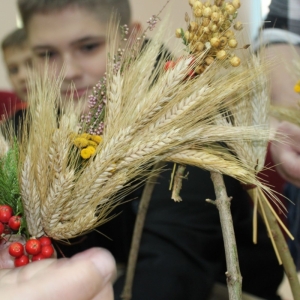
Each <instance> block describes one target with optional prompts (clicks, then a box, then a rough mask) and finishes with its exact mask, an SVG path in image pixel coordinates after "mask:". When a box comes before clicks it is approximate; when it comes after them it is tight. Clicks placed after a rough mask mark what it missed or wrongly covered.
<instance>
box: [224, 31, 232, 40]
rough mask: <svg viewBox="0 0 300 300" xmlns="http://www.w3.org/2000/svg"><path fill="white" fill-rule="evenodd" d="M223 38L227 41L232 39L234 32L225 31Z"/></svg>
mask: <svg viewBox="0 0 300 300" xmlns="http://www.w3.org/2000/svg"><path fill="white" fill-rule="evenodd" d="M224 36H226V37H227V38H228V39H230V38H233V37H234V32H233V31H232V30H227V31H226V32H225V34H224Z"/></svg>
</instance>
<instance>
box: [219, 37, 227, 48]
mask: <svg viewBox="0 0 300 300" xmlns="http://www.w3.org/2000/svg"><path fill="white" fill-rule="evenodd" d="M227 41H228V40H227V37H226V36H223V37H221V38H220V47H225V46H226V45H227Z"/></svg>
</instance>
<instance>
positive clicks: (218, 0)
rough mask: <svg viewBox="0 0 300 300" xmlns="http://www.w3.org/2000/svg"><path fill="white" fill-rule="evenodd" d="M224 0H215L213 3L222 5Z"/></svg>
mask: <svg viewBox="0 0 300 300" xmlns="http://www.w3.org/2000/svg"><path fill="white" fill-rule="evenodd" d="M223 2H224V0H215V5H216V6H219V7H220V6H222V5H223Z"/></svg>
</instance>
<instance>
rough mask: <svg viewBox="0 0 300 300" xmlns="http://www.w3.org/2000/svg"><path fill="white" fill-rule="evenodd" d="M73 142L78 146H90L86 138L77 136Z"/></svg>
mask: <svg viewBox="0 0 300 300" xmlns="http://www.w3.org/2000/svg"><path fill="white" fill-rule="evenodd" d="M73 143H74V145H75V146H76V147H77V148H85V147H87V146H88V143H89V141H88V140H87V139H85V138H82V137H77V138H76V139H75V140H74V142H73Z"/></svg>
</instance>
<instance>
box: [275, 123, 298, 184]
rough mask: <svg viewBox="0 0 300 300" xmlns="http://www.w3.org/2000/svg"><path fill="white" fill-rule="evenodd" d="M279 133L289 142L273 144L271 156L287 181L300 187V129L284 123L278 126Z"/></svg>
mask: <svg viewBox="0 0 300 300" xmlns="http://www.w3.org/2000/svg"><path fill="white" fill-rule="evenodd" d="M277 132H278V133H279V134H282V135H284V136H286V137H287V138H288V140H287V141H285V142H284V143H282V142H273V143H272V144H271V155H272V158H273V161H274V162H275V163H276V169H277V171H278V173H279V174H280V175H281V176H282V177H283V178H284V179H285V180H286V181H288V182H290V183H292V184H294V185H295V186H297V187H300V127H298V126H297V125H294V124H292V123H289V122H282V123H280V124H279V125H278V127H277Z"/></svg>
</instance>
